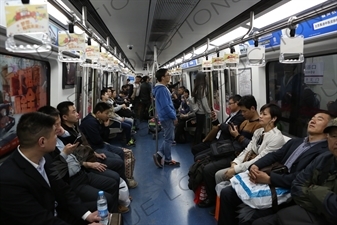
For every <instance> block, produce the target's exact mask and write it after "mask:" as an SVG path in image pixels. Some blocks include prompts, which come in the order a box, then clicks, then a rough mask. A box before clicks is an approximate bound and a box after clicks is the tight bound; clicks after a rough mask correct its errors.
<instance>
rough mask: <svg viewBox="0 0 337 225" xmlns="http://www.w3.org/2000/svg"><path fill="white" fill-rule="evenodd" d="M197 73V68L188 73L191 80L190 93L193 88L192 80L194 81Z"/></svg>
mask: <svg viewBox="0 0 337 225" xmlns="http://www.w3.org/2000/svg"><path fill="white" fill-rule="evenodd" d="M197 73H198V70H195V71H191V72H189V74H190V81H191V90H190V92H191V93H192V91H193V89H194V82H195V77H196V76H197Z"/></svg>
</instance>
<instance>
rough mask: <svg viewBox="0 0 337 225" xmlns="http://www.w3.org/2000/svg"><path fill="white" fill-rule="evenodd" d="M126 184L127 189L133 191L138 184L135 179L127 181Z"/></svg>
mask: <svg viewBox="0 0 337 225" xmlns="http://www.w3.org/2000/svg"><path fill="white" fill-rule="evenodd" d="M127 184H128V187H129V189H133V188H136V187H137V186H138V183H137V181H135V179H127Z"/></svg>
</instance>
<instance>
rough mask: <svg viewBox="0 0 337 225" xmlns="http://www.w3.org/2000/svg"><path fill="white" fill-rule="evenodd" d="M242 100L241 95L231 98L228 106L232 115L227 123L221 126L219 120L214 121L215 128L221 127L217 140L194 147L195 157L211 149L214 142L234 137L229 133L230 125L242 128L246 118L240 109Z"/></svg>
mask: <svg viewBox="0 0 337 225" xmlns="http://www.w3.org/2000/svg"><path fill="white" fill-rule="evenodd" d="M240 99H241V96H240V95H233V96H231V97H230V98H229V100H228V105H229V108H230V110H231V114H230V115H229V117H228V118H227V119H226V120H225V122H223V123H221V124H220V122H219V120H218V119H217V118H215V119H214V121H212V124H213V126H218V127H219V132H218V134H217V136H216V137H215V140H213V141H209V140H203V141H202V142H201V143H200V144H197V145H194V146H193V147H192V153H193V155H194V156H196V155H197V154H198V153H201V152H203V151H205V150H206V149H209V148H210V147H211V144H212V143H213V142H216V141H218V140H226V139H229V138H231V137H232V135H231V134H230V132H229V123H233V124H234V125H235V126H238V127H240V124H241V123H242V122H243V121H244V120H245V118H244V117H243V116H242V113H241V110H240V107H239V106H238V103H239V101H240Z"/></svg>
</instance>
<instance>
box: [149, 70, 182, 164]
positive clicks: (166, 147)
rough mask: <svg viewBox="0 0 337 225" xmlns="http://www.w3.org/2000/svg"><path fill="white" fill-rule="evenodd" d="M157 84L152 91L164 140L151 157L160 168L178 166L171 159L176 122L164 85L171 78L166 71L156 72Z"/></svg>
mask: <svg viewBox="0 0 337 225" xmlns="http://www.w3.org/2000/svg"><path fill="white" fill-rule="evenodd" d="M156 78H157V80H158V83H157V84H156V85H155V87H154V89H153V94H154V96H155V99H156V112H157V114H158V117H159V120H160V123H161V125H162V127H163V129H164V135H165V139H164V141H163V143H162V145H161V146H160V148H159V150H158V152H157V153H156V154H154V155H153V160H154V163H155V164H156V165H157V166H158V167H159V168H162V167H163V166H164V165H167V166H180V163H179V162H177V161H174V160H172V158H171V145H172V142H173V141H174V140H173V139H174V125H175V124H177V122H178V120H177V117H176V110H175V109H174V107H173V102H172V99H171V93H170V91H169V90H168V89H167V87H166V85H167V84H168V83H169V82H170V79H171V76H170V74H169V73H168V70H167V69H159V70H158V71H157V72H156Z"/></svg>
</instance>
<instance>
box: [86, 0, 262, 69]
mask: <svg viewBox="0 0 337 225" xmlns="http://www.w3.org/2000/svg"><path fill="white" fill-rule="evenodd" d="M259 1H260V0H236V1H234V0H232V1H230V0H90V2H91V4H92V5H93V6H94V8H95V9H96V11H97V13H98V14H99V16H100V17H101V18H102V20H103V21H104V22H105V24H106V26H107V27H108V29H109V31H110V32H111V34H112V35H113V37H114V38H115V40H116V41H117V42H118V44H119V45H120V47H121V48H122V50H123V52H124V53H125V55H126V56H127V57H128V58H129V60H130V62H131V63H132V64H133V66H134V67H135V69H136V70H142V69H143V66H144V64H146V61H147V60H150V61H152V60H153V47H154V45H156V46H157V47H158V63H164V62H167V61H168V60H170V59H172V58H173V57H175V56H176V55H177V54H179V53H181V52H182V51H184V50H185V49H186V48H188V47H189V46H191V45H193V44H194V43H196V42H198V41H199V40H201V39H202V38H204V37H206V36H207V35H209V34H210V33H211V32H213V31H214V30H216V29H218V28H219V27H221V26H223V25H224V24H226V23H227V22H228V21H230V20H232V19H233V18H235V17H236V16H238V15H239V14H241V13H242V12H244V11H245V10H247V9H249V8H250V7H252V6H253V5H255V4H256V3H258V2H259ZM128 45H133V48H132V50H130V49H128V47H127V46H128Z"/></svg>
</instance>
